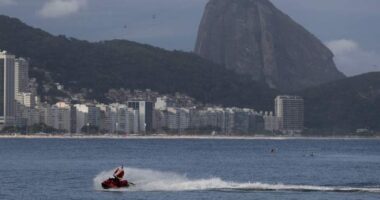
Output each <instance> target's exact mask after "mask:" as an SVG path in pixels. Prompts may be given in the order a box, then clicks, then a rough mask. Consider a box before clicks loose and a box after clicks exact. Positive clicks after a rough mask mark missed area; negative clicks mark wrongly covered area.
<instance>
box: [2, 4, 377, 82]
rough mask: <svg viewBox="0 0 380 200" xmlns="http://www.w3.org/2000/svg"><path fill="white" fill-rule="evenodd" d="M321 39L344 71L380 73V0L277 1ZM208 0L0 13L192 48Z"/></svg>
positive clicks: (94, 37) (18, 8)
mask: <svg viewBox="0 0 380 200" xmlns="http://www.w3.org/2000/svg"><path fill="white" fill-rule="evenodd" d="M272 2H273V3H274V4H275V5H276V6H277V7H278V8H280V9H281V10H283V11H284V12H285V13H287V14H288V15H290V16H291V17H292V18H293V19H294V20H295V21H297V22H299V23H300V24H302V25H303V26H304V27H306V28H307V29H308V30H309V31H311V32H312V33H314V34H315V35H316V36H317V37H319V38H320V39H321V40H322V41H323V42H324V43H325V44H326V45H327V46H328V47H329V48H330V49H331V50H332V51H333V52H334V53H335V55H336V57H335V61H336V63H337V65H338V67H339V69H340V70H341V71H343V72H344V73H345V74H347V75H355V74H360V73H363V72H368V71H380V42H379V36H380V0H272ZM206 3H207V0H0V13H1V14H5V15H9V16H12V17H17V18H20V19H21V20H22V21H24V22H26V23H27V24H29V25H32V26H35V27H38V28H42V29H44V30H46V31H48V32H50V33H53V34H64V35H68V36H71V37H76V38H80V39H85V40H91V41H98V40H109V39H115V38H118V39H128V40H133V41H138V42H142V43H148V44H152V45H155V46H159V47H162V48H166V49H180V50H185V51H191V50H192V49H193V47H194V44H195V38H196V34H197V29H198V25H199V22H200V20H201V17H202V13H203V10H204V6H205V4H206Z"/></svg>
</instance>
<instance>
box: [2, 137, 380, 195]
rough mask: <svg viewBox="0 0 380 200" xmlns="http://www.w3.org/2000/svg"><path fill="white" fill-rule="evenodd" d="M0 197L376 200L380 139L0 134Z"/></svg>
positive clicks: (379, 192) (379, 181)
mask: <svg viewBox="0 0 380 200" xmlns="http://www.w3.org/2000/svg"><path fill="white" fill-rule="evenodd" d="M272 149H273V150H274V152H271V151H272ZM119 165H124V166H125V168H126V178H128V179H129V180H130V181H131V182H133V183H135V184H136V186H135V187H132V188H129V189H122V190H103V189H101V187H100V183H101V181H102V180H104V179H107V178H108V177H110V176H112V171H113V170H114V168H116V167H117V166H119ZM0 199H2V200H3V199H4V200H13V199H15V200H16V199H17V200H20V199H27V200H33V199H38V200H40V199H55V200H57V199H81V200H84V199H105V200H107V199H141V200H143V199H152V200H181V199H221V200H223V199H226V200H227V199H228V200H230V199H239V200H253V199H260V200H265V199H270V200H272V199H281V200H296V199H300V200H301V199H302V200H309V199H310V200H322V199H326V200H359V199H365V200H371V199H373V200H375V199H376V200H379V199H380V140H365V139H356V140H354V139H350V140H339V139H331V140H328V139H321V140H317V139H314V140H311V139H290V140H289V139H288V140H265V139H262V140H228V139H220V140H219V139H218V140H213V139H129V140H126V139H0Z"/></svg>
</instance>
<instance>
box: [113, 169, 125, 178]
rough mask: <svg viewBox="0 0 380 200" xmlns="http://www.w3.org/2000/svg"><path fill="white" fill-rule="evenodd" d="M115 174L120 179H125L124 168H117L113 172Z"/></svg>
mask: <svg viewBox="0 0 380 200" xmlns="http://www.w3.org/2000/svg"><path fill="white" fill-rule="evenodd" d="M113 176H114V177H115V178H118V179H123V177H124V170H123V168H117V169H116V170H115V172H114V173H113Z"/></svg>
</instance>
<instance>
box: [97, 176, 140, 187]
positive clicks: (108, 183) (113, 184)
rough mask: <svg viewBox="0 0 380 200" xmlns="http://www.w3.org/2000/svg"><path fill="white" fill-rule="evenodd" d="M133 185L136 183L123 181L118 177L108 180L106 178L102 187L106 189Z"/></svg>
mask: <svg viewBox="0 0 380 200" xmlns="http://www.w3.org/2000/svg"><path fill="white" fill-rule="evenodd" d="M131 185H134V184H133V183H129V182H128V181H127V180H121V181H119V180H118V179H116V178H109V179H108V180H105V181H103V183H102V187H103V188H104V189H118V188H128V187H130V186H131Z"/></svg>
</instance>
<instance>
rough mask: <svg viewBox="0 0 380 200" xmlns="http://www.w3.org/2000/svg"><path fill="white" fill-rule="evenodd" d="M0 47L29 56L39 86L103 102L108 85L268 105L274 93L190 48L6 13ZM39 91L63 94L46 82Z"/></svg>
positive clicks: (242, 104) (206, 100) (221, 102)
mask: <svg viewBox="0 0 380 200" xmlns="http://www.w3.org/2000/svg"><path fill="white" fill-rule="evenodd" d="M0 49H2V50H7V51H8V52H10V53H13V54H15V55H17V56H22V57H26V58H30V60H31V66H32V68H31V76H32V77H35V78H37V80H38V81H39V83H40V84H39V85H40V86H41V87H42V86H44V85H45V86H46V85H47V83H53V85H54V84H55V83H58V84H60V85H63V86H64V88H65V90H67V91H68V93H69V94H70V93H71V94H74V93H85V94H86V98H88V99H96V100H98V101H101V102H104V101H106V99H105V98H104V97H105V93H107V92H108V91H109V90H110V89H120V88H125V89H132V90H134V89H142V90H145V89H152V90H153V91H157V92H160V93H163V94H174V93H176V92H180V93H182V94H186V95H188V96H191V97H194V98H195V99H196V100H198V101H200V102H203V103H212V104H219V105H225V106H240V107H252V108H255V109H258V110H269V109H271V108H272V107H273V105H272V100H273V98H274V96H275V94H276V91H275V90H271V89H269V88H268V87H267V86H265V85H264V84H261V83H258V82H255V81H252V80H251V79H250V78H248V77H245V76H241V75H235V74H234V73H233V72H232V71H230V70H227V69H224V68H223V67H220V66H218V65H217V64H214V63H212V62H210V61H208V60H206V59H203V58H201V57H199V56H197V55H195V54H193V53H186V52H180V51H166V50H164V49H160V48H157V47H153V46H149V45H143V44H139V43H136V42H131V41H127V40H112V41H102V42H94V43H91V42H87V41H83V40H77V39H75V38H68V37H66V36H62V35H61V36H54V35H51V34H49V33H47V32H45V31H43V30H41V29H38V28H33V27H30V26H28V25H26V24H24V23H22V22H21V21H20V20H18V19H15V18H9V17H7V16H0ZM50 85H52V84H50ZM40 93H41V94H43V95H44V96H47V97H49V96H50V97H56V96H59V95H65V94H62V92H60V91H57V90H54V88H50V89H49V88H48V90H46V87H45V88H40Z"/></svg>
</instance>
